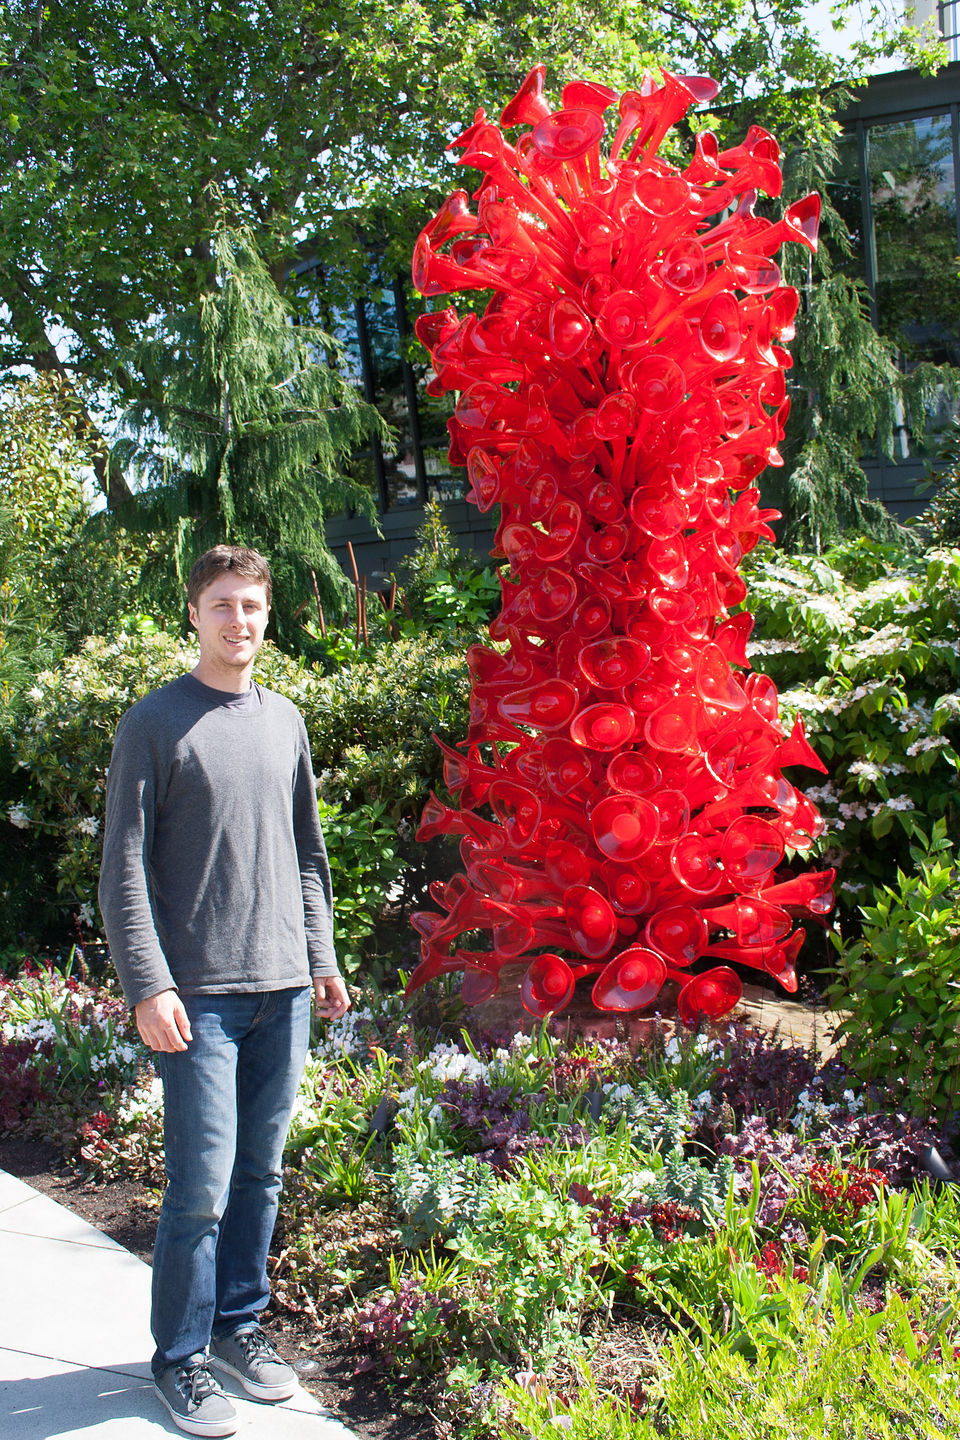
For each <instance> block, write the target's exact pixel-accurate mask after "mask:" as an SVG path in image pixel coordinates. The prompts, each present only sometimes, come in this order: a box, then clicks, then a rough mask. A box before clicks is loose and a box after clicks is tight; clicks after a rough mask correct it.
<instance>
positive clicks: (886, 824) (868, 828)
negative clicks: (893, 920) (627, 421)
mask: <svg viewBox="0 0 960 1440" xmlns="http://www.w3.org/2000/svg"><path fill="white" fill-rule="evenodd" d="M747 580H748V584H749V596H748V600H747V604H748V605H749V606H750V608H751V609H752V610H753V611H754V613H755V615H756V618H757V626H756V631H755V635H754V638H753V640H752V642H751V643H750V644H749V645H748V647H747V650H748V654H749V655H750V656H751V658H752V662H753V664H754V666H755V667H756V668H757V669H758V670H762V671H764V672H765V673H767V674H769V675H770V676H772V678H773V679H774V680H775V682H776V684H777V687H778V689H779V691H780V711H781V718H782V722H783V723H784V726H785V727H786V728H789V727H790V726H791V725H792V724H793V720H794V716H795V715H796V714H800V715H801V716H802V717H803V719H804V721H805V723H806V726H807V730H808V733H809V734H810V735H811V738H812V742H813V745H814V748H815V749H816V751H817V753H818V754H819V755H820V756H821V758H822V759H823V761H824V763H825V764H826V765H827V767H828V769H829V772H830V773H829V775H828V777H827V778H826V779H825V780H821V779H820V778H819V777H817V776H816V775H814V774H813V773H812V772H810V771H802V772H798V775H797V783H798V784H799V785H800V786H801V788H802V789H804V790H805V791H806V793H807V794H808V795H809V796H810V798H811V799H812V800H813V801H814V802H815V803H816V804H817V806H818V807H819V808H820V810H821V812H822V814H823V817H824V820H825V822H826V824H827V833H826V835H825V836H824V837H823V838H822V839H821V841H820V842H818V846H817V850H815V851H814V854H816V853H817V851H819V853H820V854H821V855H822V858H823V859H825V860H826V861H827V862H828V863H832V864H836V865H837V867H838V871H839V882H840V883H839V893H840V896H841V898H842V899H845V900H846V901H847V902H848V903H849V904H855V903H858V902H857V898H856V897H857V896H861V895H862V896H863V898H866V894H869V890H870V887H871V886H873V885H876V884H884V883H885V882H886V881H887V880H889V878H890V876H891V874H892V873H893V870H894V867H895V866H896V865H897V864H898V863H899V864H901V865H904V866H906V863H907V859H908V847H909V841H910V838H911V837H912V835H913V834H914V832H915V830H916V828H917V826H918V824H919V826H920V828H921V829H929V823H928V822H930V821H932V820H934V819H937V818H940V817H944V818H945V819H946V820H947V823H948V825H949V826H951V827H955V826H956V825H957V823H958V821H960V805H958V792H957V786H956V770H957V766H958V763H960V762H958V750H960V646H958V633H960V550H932V551H930V552H928V553H927V554H926V555H921V554H917V553H914V552H911V551H909V550H908V549H906V548H905V547H903V546H893V545H881V544H878V543H875V542H871V541H867V540H862V539H857V540H850V541H846V542H845V543H844V544H842V545H839V546H837V547H836V549H834V550H832V551H830V552H828V554H826V555H824V556H821V557H817V556H810V555H794V556H782V555H777V556H773V555H772V553H771V552H770V551H767V552H766V553H765V555H764V556H763V557H762V558H760V559H759V560H756V561H753V562H752V563H751V565H750V566H749V567H748V574H747ZM864 892H866V894H864Z"/></svg>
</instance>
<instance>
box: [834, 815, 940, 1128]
mask: <svg viewBox="0 0 960 1440" xmlns="http://www.w3.org/2000/svg"><path fill="white" fill-rule="evenodd" d="M911 858H912V859H913V861H914V866H915V869H914V872H913V873H912V874H911V873H907V872H904V871H903V870H898V871H897V879H896V884H895V885H892V886H891V885H888V886H884V888H883V889H882V890H879V891H877V892H876V893H875V898H874V903H873V904H872V905H865V906H863V907H862V910H861V914H862V916H863V933H862V936H861V938H859V939H855V940H851V941H848V942H846V943H844V942H843V941H842V940H841V939H840V938H839V937H836V936H835V937H834V944H835V947H836V950H837V975H836V979H835V981H834V983H833V984H832V986H831V987H830V990H829V991H828V996H827V998H828V1001H829V1003H830V1004H831V1005H834V1006H836V1007H837V1009H839V1010H841V1011H843V1012H845V1018H844V1019H843V1021H842V1022H841V1024H840V1025H839V1026H838V1028H837V1031H836V1034H837V1037H838V1038H840V1039H841V1040H842V1042H843V1049H842V1055H843V1059H844V1060H845V1062H846V1063H847V1064H848V1065H849V1066H850V1067H851V1069H852V1070H853V1071H854V1072H855V1073H856V1074H857V1075H859V1076H860V1077H861V1079H863V1080H867V1081H874V1082H876V1083H878V1084H881V1085H884V1086H886V1087H888V1088H890V1089H891V1090H892V1091H893V1093H894V1094H896V1096H897V1097H898V1102H899V1104H900V1105H901V1106H902V1107H903V1108H904V1109H906V1110H909V1111H913V1112H915V1113H918V1114H921V1115H926V1114H929V1115H935V1116H938V1117H939V1118H940V1119H942V1120H945V1119H947V1118H949V1117H950V1116H951V1115H953V1114H955V1113H956V1111H957V1109H958V1104H960V865H958V861H957V856H956V852H955V849H954V846H953V844H952V841H951V840H950V839H949V838H948V836H947V829H946V825H945V823H944V821H942V820H941V821H938V822H937V823H936V825H935V826H934V828H933V832H932V835H931V837H930V839H929V842H925V841H923V840H922V837H918V841H917V843H915V844H914V845H912V846H911Z"/></svg>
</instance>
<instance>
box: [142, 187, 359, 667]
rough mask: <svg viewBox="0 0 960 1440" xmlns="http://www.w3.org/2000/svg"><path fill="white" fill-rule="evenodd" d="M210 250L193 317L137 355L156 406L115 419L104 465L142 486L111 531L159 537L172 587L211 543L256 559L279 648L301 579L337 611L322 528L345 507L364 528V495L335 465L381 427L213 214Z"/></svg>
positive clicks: (338, 581) (242, 235)
mask: <svg viewBox="0 0 960 1440" xmlns="http://www.w3.org/2000/svg"><path fill="white" fill-rule="evenodd" d="M211 248H212V256H213V262H214V267H215V280H214V283H213V284H212V286H211V287H210V288H209V289H208V290H207V292H206V293H205V294H204V295H203V296H202V297H201V300H200V303H199V305H198V306H197V307H196V308H195V309H193V310H186V311H184V312H181V313H180V314H175V315H172V316H171V317H169V318H168V319H165V320H164V321H163V322H162V323H161V324H159V325H158V326H157V327H156V330H155V332H154V334H153V335H152V336H151V338H150V339H149V340H148V341H147V342H146V343H145V344H144V345H143V346H142V347H141V348H140V350H139V351H138V355H137V362H138V364H139V365H140V367H141V368H142V370H143V372H144V373H145V374H147V375H149V376H150V379H151V389H152V390H154V391H155V392H156V393H157V394H159V395H160V396H161V397H162V398H161V400H160V402H159V403H157V404H153V403H150V402H140V403H137V404H135V405H132V406H131V407H129V408H128V409H127V411H126V412H125V414H124V416H123V420H122V433H123V435H124V436H125V438H123V439H121V440H120V441H118V442H117V445H116V446H115V453H116V454H117V456H118V458H119V459H120V460H121V462H122V463H123V464H125V465H127V466H130V467H132V469H133V471H134V472H135V473H138V474H139V476H140V478H141V480H142V481H144V482H145V489H143V490H142V491H141V493H140V494H138V495H137V497H136V499H135V501H134V502H133V507H132V511H133V513H132V515H131V513H130V511H129V510H125V512H124V514H123V519H124V521H125V522H126V523H128V524H129V523H133V524H135V525H138V526H139V527H141V528H145V529H149V530H152V529H157V528H159V529H162V530H164V531H165V532H167V533H168V534H169V537H170V551H171V554H172V558H173V561H174V568H175V573H176V579H177V580H178V581H179V582H180V584H181V585H182V584H183V583H184V582H185V580H186V577H187V575H188V573H189V570H190V566H191V564H192V563H193V561H194V559H195V558H196V557H197V556H198V555H199V554H202V552H203V551H204V550H206V549H208V548H209V547H210V546H211V545H216V544H220V543H229V544H237V545H251V546H254V547H256V548H257V549H260V550H262V551H263V552H264V554H266V555H267V556H268V557H269V559H270V562H271V566H272V567H273V569H274V573H275V599H274V622H275V624H276V627H277V634H278V638H280V639H281V640H282V641H283V642H284V643H285V644H291V643H293V642H295V640H296V626H295V621H294V618H293V611H294V610H295V609H296V607H297V604H298V602H299V601H301V600H302V599H303V598H304V597H305V596H308V595H310V593H311V586H312V580H311V577H310V571H311V570H313V571H314V572H315V574H316V577H317V580H318V583H319V587H320V592H321V596H322V598H323V600H324V603H325V604H326V605H327V606H329V607H330V608H331V609H332V610H333V611H334V612H335V613H336V612H338V611H339V609H340V608H341V607H342V603H343V594H344V589H345V584H346V582H345V580H344V577H343V573H342V571H341V570H340V567H339V566H338V564H337V562H336V560H335V559H334V558H333V556H332V555H331V553H330V551H329V549H328V548H327V545H326V541H325V539H324V531H323V526H324V519H325V516H326V515H327V514H328V513H329V512H330V511H332V510H341V509H344V508H349V509H354V510H358V511H361V512H363V513H364V514H366V515H367V516H369V517H370V518H371V519H372V520H374V521H375V513H374V506H373V500H372V497H371V495H370V493H369V491H368V490H366V489H365V488H364V487H362V486H361V485H358V484H357V483H356V482H355V481H353V480H351V479H350V478H349V477H348V476H347V475H346V474H345V473H344V470H343V466H342V463H341V462H342V460H343V458H344V457H345V456H346V455H348V454H349V453H350V451H351V450H354V449H356V448H357V447H358V445H360V444H365V443H366V442H367V440H368V439H369V434H370V431H371V429H375V430H376V431H377V432H378V433H379V434H380V435H381V436H382V437H383V438H386V436H387V432H386V427H385V426H384V424H383V421H382V420H381V419H380V417H379V416H378V414H377V412H376V411H375V410H374V409H373V408H372V406H369V405H367V404H365V403H364V402H363V401H362V400H360V399H359V398H358V396H357V394H356V392H355V390H354V389H353V388H352V386H351V385H350V384H348V383H347V382H346V381H345V380H344V379H343V378H342V376H341V374H340V373H339V372H338V363H339V361H340V358H341V357H340V354H339V350H338V347H337V345H336V342H335V341H334V340H332V339H331V338H330V336H329V335H327V334H325V333H324V332H323V331H321V330H319V329H317V328H316V327H315V326H307V325H299V324H295V323H293V320H294V317H293V314H292V311H291V308H290V306H289V305H288V304H287V303H286V302H285V301H284V300H283V298H282V297H281V295H280V293H279V291H278V290H277V287H276V285H275V283H274V281H273V280H272V279H271V277H270V274H269V272H268V271H267V269H266V266H265V265H264V263H263V260H262V259H261V257H260V255H259V253H258V250H257V247H256V243H255V241H254V239H253V236H252V234H251V232H250V230H249V229H247V228H246V227H243V226H240V227H235V226H231V224H230V223H229V222H228V220H227V218H226V217H225V216H222V217H221V219H220V221H219V222H218V225H217V228H216V230H215V232H214V235H213V239H212V247H211ZM164 569H165V572H166V573H169V567H168V566H166V567H164ZM145 578H146V579H147V582H148V585H149V583H150V581H151V578H152V577H151V576H149V575H148V576H147V577H145ZM161 583H162V582H161ZM158 598H159V599H160V603H166V604H169V603H170V597H168V596H167V597H164V596H160V597H158ZM181 598H182V597H181Z"/></svg>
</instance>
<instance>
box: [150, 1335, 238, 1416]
mask: <svg viewBox="0 0 960 1440" xmlns="http://www.w3.org/2000/svg"><path fill="white" fill-rule="evenodd" d="M153 1388H154V1389H155V1390H156V1392H157V1394H158V1395H159V1397H160V1399H161V1400H162V1401H163V1403H164V1405H166V1407H167V1409H168V1410H169V1411H170V1414H171V1416H172V1417H173V1423H174V1424H175V1425H178V1426H179V1427H180V1429H181V1430H185V1431H186V1432H187V1434H188V1435H232V1434H233V1433H234V1432H235V1430H236V1428H237V1412H236V1411H235V1410H234V1408H233V1406H232V1405H231V1404H230V1401H229V1400H228V1399H227V1397H226V1395H224V1393H223V1391H222V1390H221V1388H220V1382H219V1380H218V1379H217V1377H216V1375H214V1373H213V1371H212V1370H211V1369H210V1361H209V1360H208V1359H207V1357H206V1355H203V1354H197V1355H188V1356H187V1358H186V1360H183V1361H181V1363H180V1364H179V1365H171V1366H169V1367H168V1368H167V1369H166V1370H164V1371H163V1373H162V1374H161V1375H158V1376H157V1378H156V1380H155V1381H154V1386H153Z"/></svg>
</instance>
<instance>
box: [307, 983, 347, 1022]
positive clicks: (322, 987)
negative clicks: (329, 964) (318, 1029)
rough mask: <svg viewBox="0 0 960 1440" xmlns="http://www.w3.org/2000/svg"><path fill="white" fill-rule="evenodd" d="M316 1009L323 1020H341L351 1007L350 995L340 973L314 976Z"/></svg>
mask: <svg viewBox="0 0 960 1440" xmlns="http://www.w3.org/2000/svg"><path fill="white" fill-rule="evenodd" d="M313 997H314V1000H315V1002H316V1003H315V1005H314V1010H315V1012H316V1014H317V1016H318V1017H319V1018H320V1019H321V1020H339V1019H340V1016H341V1015H346V1013H347V1011H348V1010H349V1009H350V996H349V995H348V994H347V987H346V985H345V984H344V983H343V980H342V978H341V977H340V976H339V975H315V976H314V977H313Z"/></svg>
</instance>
